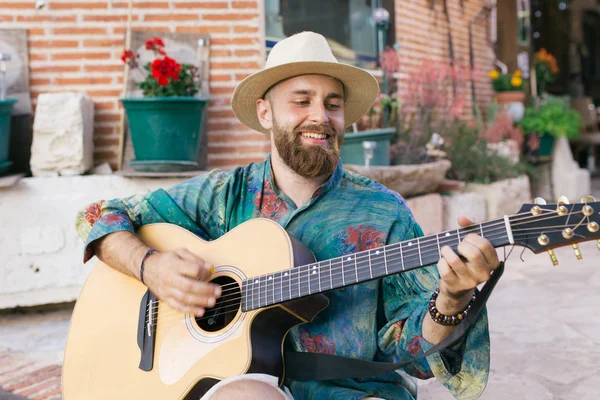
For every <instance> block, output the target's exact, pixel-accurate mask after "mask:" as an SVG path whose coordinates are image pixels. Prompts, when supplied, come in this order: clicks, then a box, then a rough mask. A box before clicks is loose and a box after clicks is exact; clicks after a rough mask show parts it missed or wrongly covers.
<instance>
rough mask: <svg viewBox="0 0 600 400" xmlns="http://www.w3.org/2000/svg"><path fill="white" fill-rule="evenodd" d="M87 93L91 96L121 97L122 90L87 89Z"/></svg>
mask: <svg viewBox="0 0 600 400" xmlns="http://www.w3.org/2000/svg"><path fill="white" fill-rule="evenodd" d="M86 94H87V95H88V96H91V97H120V96H121V94H122V91H121V90H86Z"/></svg>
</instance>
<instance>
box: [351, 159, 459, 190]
mask: <svg viewBox="0 0 600 400" xmlns="http://www.w3.org/2000/svg"><path fill="white" fill-rule="evenodd" d="M450 166H451V164H450V161H448V160H439V161H435V162H432V163H426V164H414V165H392V166H387V167H384V166H372V167H365V166H362V165H344V168H346V169H347V170H350V171H353V172H356V173H357V174H360V175H363V176H366V177H368V178H371V179H373V180H374V181H377V182H379V183H381V184H383V185H385V186H387V187H389V188H390V189H392V190H395V191H396V192H398V193H400V194H401V195H402V196H404V197H411V196H416V195H418V194H424V193H431V192H433V191H435V190H436V189H437V187H438V186H439V185H440V183H441V182H442V181H443V180H444V177H445V176H446V172H447V171H448V170H449V169H450Z"/></svg>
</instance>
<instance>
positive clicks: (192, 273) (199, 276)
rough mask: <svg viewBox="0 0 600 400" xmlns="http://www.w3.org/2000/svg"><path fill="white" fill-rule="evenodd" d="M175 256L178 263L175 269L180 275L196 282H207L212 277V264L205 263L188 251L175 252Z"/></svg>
mask: <svg viewBox="0 0 600 400" xmlns="http://www.w3.org/2000/svg"><path fill="white" fill-rule="evenodd" d="M176 255H177V256H178V257H179V260H180V262H178V263H177V265H176V267H175V268H176V270H177V271H179V272H180V273H181V274H183V275H185V276H188V277H190V278H192V279H196V280H208V279H209V278H210V276H211V275H212V272H211V270H212V264H208V263H206V262H205V261H204V260H203V259H201V258H200V257H198V256H196V255H195V254H193V253H192V252H190V251H189V250H186V249H181V250H179V251H177V252H176Z"/></svg>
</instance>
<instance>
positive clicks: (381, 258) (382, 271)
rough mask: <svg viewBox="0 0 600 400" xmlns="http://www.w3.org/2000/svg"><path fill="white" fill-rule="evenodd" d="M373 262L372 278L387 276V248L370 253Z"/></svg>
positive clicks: (379, 248) (380, 248)
mask: <svg viewBox="0 0 600 400" xmlns="http://www.w3.org/2000/svg"><path fill="white" fill-rule="evenodd" d="M369 259H370V262H371V271H370V272H371V276H372V277H373V278H379V277H381V276H386V275H387V262H386V261H385V247H378V248H376V249H373V250H371V251H370V252H369Z"/></svg>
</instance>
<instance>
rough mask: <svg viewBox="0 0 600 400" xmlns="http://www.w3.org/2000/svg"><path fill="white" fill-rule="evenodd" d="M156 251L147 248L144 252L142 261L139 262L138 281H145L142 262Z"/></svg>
mask: <svg viewBox="0 0 600 400" xmlns="http://www.w3.org/2000/svg"><path fill="white" fill-rule="evenodd" d="M154 253H156V250H154V249H148V251H147V252H146V254H145V255H144V258H142V263H141V264H140V281H142V283H143V284H144V285H145V284H146V283H145V282H144V267H145V265H144V263H145V262H146V259H147V258H148V257H150V256H151V255H152V254H154Z"/></svg>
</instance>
